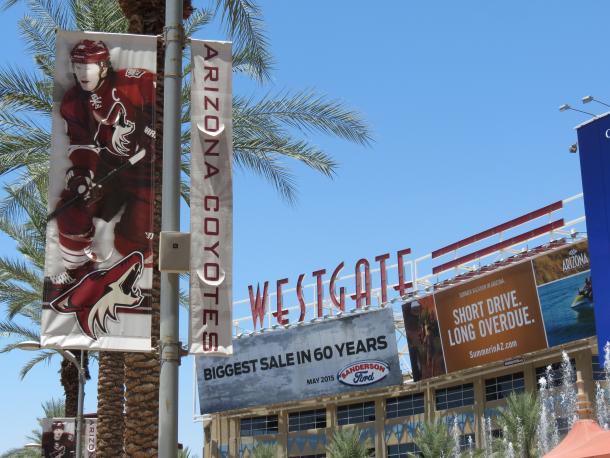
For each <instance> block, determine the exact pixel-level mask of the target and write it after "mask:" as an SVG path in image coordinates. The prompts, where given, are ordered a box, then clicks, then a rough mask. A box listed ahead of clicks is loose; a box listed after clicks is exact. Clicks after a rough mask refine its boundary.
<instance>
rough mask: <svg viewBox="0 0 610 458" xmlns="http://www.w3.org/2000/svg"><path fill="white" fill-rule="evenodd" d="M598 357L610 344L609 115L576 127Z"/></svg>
mask: <svg viewBox="0 0 610 458" xmlns="http://www.w3.org/2000/svg"><path fill="white" fill-rule="evenodd" d="M576 131H577V133H578V150H579V156H580V173H581V177H582V190H583V194H584V201H585V215H586V216H587V237H588V238H589V251H590V253H591V276H592V281H593V282H594V283H595V318H596V320H595V321H596V328H597V344H598V346H599V354H600V355H603V354H604V346H605V344H606V343H607V342H609V341H610V262H609V260H610V113H606V114H604V115H601V116H598V117H595V118H593V119H592V120H590V121H588V122H586V123H584V124H582V125H580V126H578V127H576Z"/></svg>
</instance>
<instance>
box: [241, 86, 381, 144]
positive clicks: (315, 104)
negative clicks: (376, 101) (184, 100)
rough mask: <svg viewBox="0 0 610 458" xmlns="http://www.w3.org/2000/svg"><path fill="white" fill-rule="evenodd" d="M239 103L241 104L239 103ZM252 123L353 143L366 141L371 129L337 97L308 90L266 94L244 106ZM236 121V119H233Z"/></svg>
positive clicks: (369, 141) (368, 142)
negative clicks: (317, 133)
mask: <svg viewBox="0 0 610 458" xmlns="http://www.w3.org/2000/svg"><path fill="white" fill-rule="evenodd" d="M240 106H243V104H242V105H240ZM240 114H242V115H247V116H248V118H250V119H251V121H250V122H251V123H253V122H256V121H257V120H260V122H262V123H271V122H274V123H278V122H279V123H283V124H285V125H287V126H291V127H294V128H297V129H299V130H301V131H302V132H305V133H309V132H313V131H318V132H322V133H325V134H331V135H336V136H337V137H339V138H343V139H345V140H348V141H352V142H354V143H358V144H361V145H369V144H370V143H371V141H372V137H371V133H370V131H369V129H368V127H367V125H366V123H365V122H364V121H363V120H362V119H361V116H360V115H359V114H358V113H357V112H356V111H353V110H350V109H348V108H346V107H344V106H343V104H342V103H341V102H339V101H338V100H330V99H327V98H326V97H325V96H324V95H320V94H316V93H314V92H313V91H311V90H305V91H300V92H296V93H294V94H290V93H283V94H279V95H278V96H273V97H272V96H269V95H268V96H266V97H264V98H263V99H261V100H260V101H258V102H257V103H255V104H250V105H249V106H247V107H244V112H243V113H240ZM238 122H239V121H238V120H237V119H236V121H235V123H236V124H237V123H238Z"/></svg>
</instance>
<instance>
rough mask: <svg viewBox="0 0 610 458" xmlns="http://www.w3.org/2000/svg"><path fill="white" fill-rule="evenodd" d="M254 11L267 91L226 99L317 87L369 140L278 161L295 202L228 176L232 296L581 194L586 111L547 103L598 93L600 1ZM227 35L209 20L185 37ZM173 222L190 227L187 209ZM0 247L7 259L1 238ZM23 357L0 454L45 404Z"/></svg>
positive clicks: (55, 384) (14, 365) (23, 58)
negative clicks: (289, 176)
mask: <svg viewBox="0 0 610 458" xmlns="http://www.w3.org/2000/svg"><path fill="white" fill-rule="evenodd" d="M202 4H203V3H202V2H197V1H195V5H197V6H201V5H202ZM260 5H261V6H262V9H263V12H264V17H265V22H266V24H267V31H268V37H269V41H270V43H271V50H272V52H273V55H274V57H275V60H276V69H275V71H274V72H273V78H272V81H271V83H269V84H266V85H265V86H263V87H257V86H256V85H254V84H252V83H248V82H246V81H244V80H243V78H237V79H236V81H235V91H236V93H239V94H242V95H249V94H255V95H264V94H267V93H277V92H281V91H285V90H298V89H304V88H311V89H315V90H317V91H319V92H321V93H324V94H328V95H329V96H331V97H334V98H338V99H340V100H342V101H343V102H345V103H346V104H347V105H349V106H350V107H353V108H355V109H357V110H359V111H360V112H362V113H363V115H364V116H365V118H366V119H367V121H368V123H369V125H370V126H371V128H372V131H373V136H374V139H375V141H374V143H373V144H372V145H371V146H370V147H362V146H358V145H353V144H349V143H346V142H344V141H340V140H337V139H332V138H329V137H325V136H321V135H317V134H316V135H309V136H308V138H309V140H310V141H311V142H312V143H314V144H316V145H318V146H320V147H322V148H323V149H324V150H326V151H328V152H330V153H331V154H332V155H333V157H334V158H335V159H336V160H337V161H338V162H339V163H340V164H341V166H340V168H339V171H338V174H337V176H336V177H335V179H334V180H328V179H326V178H324V177H322V176H319V175H318V174H316V173H314V172H312V171H310V170H307V169H306V168H304V167H303V166H300V165H297V164H291V167H292V169H293V171H294V173H295V174H296V175H297V178H298V184H299V189H300V198H299V202H298V204H297V205H296V206H292V207H291V206H289V205H287V204H286V203H285V202H283V201H282V200H281V199H280V198H279V197H278V196H277V194H276V193H275V191H274V190H273V188H272V187H271V186H270V185H268V184H267V183H265V182H264V181H263V180H262V179H260V178H258V177H255V176H252V175H251V174H249V173H244V172H242V171H239V170H237V171H236V172H235V181H234V187H235V220H234V221H235V233H234V268H235V273H234V275H235V277H234V296H235V299H244V298H246V297H247V294H248V291H247V286H248V285H249V284H253V283H256V282H257V281H264V280H271V281H273V280H275V279H278V278H282V277H289V278H291V282H294V279H295V278H296V276H297V275H298V274H300V273H301V272H308V273H310V272H312V271H314V270H316V269H318V268H327V269H332V268H333V267H334V266H335V265H336V264H337V263H338V262H339V261H342V260H343V261H345V262H346V266H348V268H349V269H351V268H352V267H351V266H353V265H354V263H355V261H356V260H357V259H358V258H361V257H366V258H368V259H370V260H372V259H373V258H374V256H376V255H378V254H380V253H385V252H390V253H393V252H395V251H396V250H399V249H401V248H405V247H411V248H412V249H413V251H414V252H415V253H418V254H420V255H421V254H425V253H428V252H430V251H431V250H433V249H435V248H438V247H440V246H443V245H445V244H448V243H450V242H453V241H455V240H457V239H459V238H462V237H465V236H468V235H470V234H472V233H474V232H478V231H479V230H481V229H485V228H487V227H490V226H493V225H495V224H498V223H501V222H503V221H505V220H507V219H510V218H512V217H515V216H518V215H520V214H523V213H526V212H528V211H530V210H533V209H535V208H538V207H540V206H543V205H546V204H548V203H551V202H554V201H556V200H559V199H562V198H565V197H568V196H571V195H573V194H576V193H578V192H580V191H581V182H580V170H579V164H578V157H577V156H576V155H573V154H569V153H568V147H569V146H570V145H571V144H572V143H574V142H575V141H576V135H575V132H574V130H573V127H574V126H575V125H576V124H578V123H579V122H581V121H583V120H585V119H586V117H585V116H581V115H579V114H577V113H560V112H559V111H558V107H559V105H561V104H562V103H564V102H569V103H572V104H573V105H574V106H575V107H578V108H581V107H582V105H581V104H580V98H581V97H582V96H584V95H587V94H593V95H594V96H597V97H598V98H599V99H601V100H606V101H608V100H610V90H609V88H608V75H609V74H610V59H608V50H607V42H608V40H607V30H608V27H607V21H608V19H607V18H608V17H610V4H609V3H608V2H604V1H601V0H597V1H594V0H583V1H580V2H573V1H568V0H558V1H554V2H547V1H543V0H514V1H511V2H489V1H484V0H471V1H466V2H454V1H449V0H444V1H440V0H438V1H433V2H422V1H419V2H399V1H394V2H385V3H375V4H373V3H371V2H364V1H359V0H357V1H353V0H352V1H348V0H335V1H333V2H329V1H321V0H310V1H307V2H304V1H291V2H278V1H275V2H273V1H269V0H267V1H263V2H260ZM380 5H381V6H385V8H383V7H380ZM22 14H23V9H22V8H14V9H11V10H9V11H8V12H3V13H1V15H0V37H1V42H2V44H3V46H2V48H3V52H2V57H1V58H0V64H1V65H3V66H7V65H15V66H25V67H27V66H30V65H31V61H30V59H29V57H28V56H27V55H26V54H25V51H24V47H23V44H22V42H21V40H20V39H19V38H18V37H17V32H16V26H15V24H16V20H17V19H18V18H19V17H20V16H21V15H22ZM223 37H224V35H223V33H222V31H220V30H218V29H216V28H214V27H212V28H210V29H208V30H207V31H205V30H204V31H203V32H200V33H199V35H198V38H211V39H217V38H223ZM600 108H603V107H594V106H592V105H588V106H587V108H586V109H591V110H594V111H595V112H601V111H603V110H601V109H600ZM182 219H183V229H184V230H187V228H188V224H187V221H188V220H187V215H186V214H185V213H184V212H183V218H182ZM0 241H2V247H3V248H2V253H3V254H4V255H7V254H10V253H11V252H12V248H11V246H10V243H8V242H7V241H6V240H5V239H4V238H1V239H0ZM183 315H186V314H185V313H183ZM184 318H185V316H183V319H182V328H181V333H182V335H183V340H186V332H187V331H186V329H187V328H186V322H185V320H184ZM27 358H28V354H26V353H25V352H14V354H9V355H5V354H3V355H0V367H1V368H2V372H3V374H4V387H5V389H4V390H3V391H2V393H1V394H0V405H2V407H3V412H5V413H6V414H8V415H10V421H5V425H4V427H3V432H2V434H1V435H0V451H4V450H6V449H8V448H10V447H15V446H20V445H23V444H24V443H25V442H26V440H25V435H26V434H28V433H29V431H30V430H31V429H32V428H33V427H35V422H34V419H35V418H36V416H38V415H40V413H41V409H40V403H41V402H42V401H44V400H47V399H49V398H50V397H52V396H55V397H57V396H60V394H61V388H60V385H59V377H58V374H57V371H58V368H59V359H57V360H56V361H54V362H52V363H51V365H50V366H47V367H39V368H36V369H34V370H33V371H32V372H31V373H30V374H29V375H28V376H27V377H26V379H25V380H24V381H20V380H19V379H18V376H17V374H18V370H19V368H20V367H21V365H23V363H24V362H25V361H26V360H27ZM191 367H192V359H191V358H187V359H185V360H184V362H183V364H182V367H181V380H180V413H181V420H180V434H179V437H180V440H181V441H182V442H184V443H185V444H186V445H189V446H191V448H192V449H194V450H195V451H196V452H198V453H199V451H200V449H201V444H202V437H201V436H202V434H201V425H200V424H194V423H193V422H192V421H191V417H192V370H191ZM95 376H96V373H94V378H95ZM94 386H95V382H94V381H91V382H90V383H89V384H88V386H87V397H86V408H85V410H86V411H87V412H93V411H95V408H96V407H95V388H94ZM9 387H10V388H9Z"/></svg>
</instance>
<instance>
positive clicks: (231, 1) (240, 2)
mask: <svg viewBox="0 0 610 458" xmlns="http://www.w3.org/2000/svg"><path fill="white" fill-rule="evenodd" d="M216 13H220V19H221V21H222V22H223V23H224V24H225V26H226V28H227V32H228V33H229V36H230V37H231V38H232V39H233V42H234V45H235V48H236V50H237V54H239V53H240V52H242V50H246V49H247V50H249V51H248V52H249V54H250V55H249V62H250V65H251V68H252V75H253V76H254V77H255V78H256V79H257V80H258V81H261V82H262V81H264V80H267V79H269V73H270V71H271V65H272V60H271V54H270V53H269V51H267V47H268V43H267V38H266V37H265V33H264V28H263V20H262V13H261V11H260V9H259V7H258V6H257V5H256V4H255V3H253V2H251V1H250V0H216Z"/></svg>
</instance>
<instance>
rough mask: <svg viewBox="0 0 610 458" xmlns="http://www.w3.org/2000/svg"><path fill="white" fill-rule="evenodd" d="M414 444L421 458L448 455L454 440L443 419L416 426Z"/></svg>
mask: <svg viewBox="0 0 610 458" xmlns="http://www.w3.org/2000/svg"><path fill="white" fill-rule="evenodd" d="M414 442H415V445H417V448H419V450H420V452H419V454H414V455H412V456H414V457H415V456H421V457H423V458H438V457H446V458H448V457H450V456H451V455H452V454H453V452H454V450H455V447H456V444H455V441H454V439H453V437H452V436H451V433H450V432H449V429H448V428H447V424H446V423H445V422H443V421H437V422H431V423H430V422H425V423H422V424H421V425H420V427H419V428H417V433H416V434H415V438H414Z"/></svg>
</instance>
